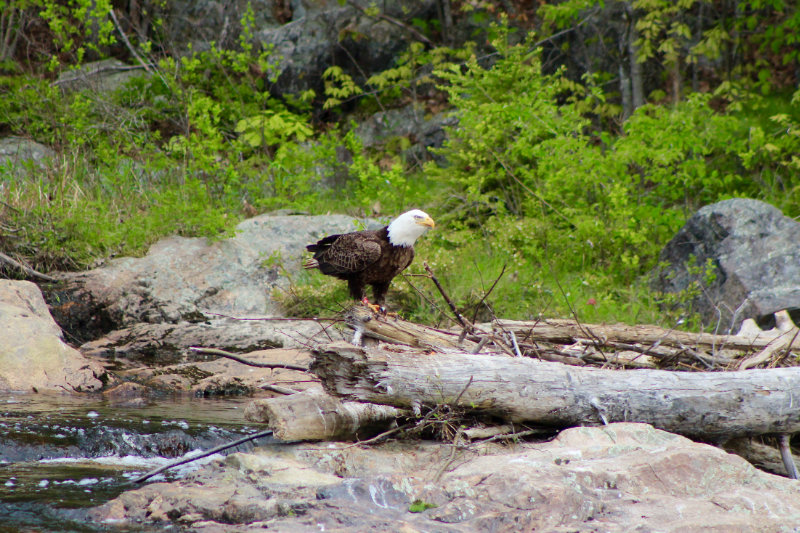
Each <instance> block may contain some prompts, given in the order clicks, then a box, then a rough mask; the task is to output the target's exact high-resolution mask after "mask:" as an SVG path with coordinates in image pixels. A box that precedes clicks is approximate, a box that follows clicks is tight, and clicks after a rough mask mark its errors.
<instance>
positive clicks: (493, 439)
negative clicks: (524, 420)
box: [479, 429, 553, 444]
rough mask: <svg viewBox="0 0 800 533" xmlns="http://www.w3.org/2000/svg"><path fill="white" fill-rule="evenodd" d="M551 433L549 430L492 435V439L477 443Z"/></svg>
mask: <svg viewBox="0 0 800 533" xmlns="http://www.w3.org/2000/svg"><path fill="white" fill-rule="evenodd" d="M552 432H553V430H550V429H529V430H527V431H517V432H513V433H503V434H501V435H494V436H493V437H489V438H488V439H484V440H482V441H479V442H480V443H481V444H484V443H486V442H493V441H496V440H500V439H514V438H520V437H527V436H529V435H535V434H537V433H539V434H541V433H552Z"/></svg>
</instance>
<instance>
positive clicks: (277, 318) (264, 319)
mask: <svg viewBox="0 0 800 533" xmlns="http://www.w3.org/2000/svg"><path fill="white" fill-rule="evenodd" d="M203 314H206V315H211V316H218V317H222V318H230V319H231V320H239V321H241V322H302V321H307V322H320V321H325V322H341V321H342V319H341V318H325V317H313V318H296V317H285V316H274V317H273V316H267V317H238V316H230V315H225V314H222V313H212V312H211V311H204V312H203Z"/></svg>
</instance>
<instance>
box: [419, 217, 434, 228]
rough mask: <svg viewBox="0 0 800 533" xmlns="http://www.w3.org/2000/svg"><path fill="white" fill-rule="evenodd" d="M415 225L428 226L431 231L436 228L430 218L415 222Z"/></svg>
mask: <svg viewBox="0 0 800 533" xmlns="http://www.w3.org/2000/svg"><path fill="white" fill-rule="evenodd" d="M417 224H419V225H420V226H428V227H429V228H431V229H433V228H435V227H436V223H435V222H434V221H433V219H432V218H431V217H425V218H423V219H422V220H417Z"/></svg>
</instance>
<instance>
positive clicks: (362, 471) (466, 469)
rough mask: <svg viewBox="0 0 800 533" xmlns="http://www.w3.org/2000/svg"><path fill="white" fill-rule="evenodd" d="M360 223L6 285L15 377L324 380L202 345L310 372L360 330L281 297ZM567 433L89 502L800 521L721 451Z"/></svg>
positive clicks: (529, 522) (362, 518)
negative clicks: (306, 251)
mask: <svg viewBox="0 0 800 533" xmlns="http://www.w3.org/2000/svg"><path fill="white" fill-rule="evenodd" d="M740 207H741V205H740V204H736V203H734V204H733V205H730V204H728V205H723V206H721V207H720V208H719V209H731V208H733V209H738V208H740ZM746 207H748V208H749V209H752V208H754V204H752V203H748V204H747V205H746ZM755 207H758V206H757V205H755ZM711 218H712V219H714V220H716V222H715V223H716V224H718V221H719V217H716V218H714V217H711ZM729 220H735V217H729ZM366 223H367V224H370V223H374V222H370V221H366ZM355 227H356V221H354V220H353V219H352V218H350V217H345V216H328V217H310V216H305V215H288V214H278V215H275V216H269V215H265V216H260V217H256V218H254V219H250V220H247V221H245V222H243V223H242V224H241V225H240V226H239V228H238V232H237V235H236V236H235V237H233V238H231V239H226V240H220V241H216V242H208V241H206V240H204V239H186V238H181V237H172V238H169V239H166V240H164V241H162V242H159V243H158V244H156V245H155V246H153V247H152V248H151V249H150V251H149V252H148V254H147V255H146V256H144V257H142V258H138V259H135V258H121V259H115V260H112V261H110V262H109V263H108V264H106V265H103V266H101V267H100V268H98V269H95V270H92V271H88V272H81V273H63V274H59V275H58V277H59V278H60V282H59V283H57V284H52V285H46V286H44V287H45V295H46V299H47V301H48V303H49V307H48V305H46V304H45V298H44V297H43V296H42V293H41V292H40V290H39V288H38V287H37V286H36V285H34V284H33V283H30V282H25V281H11V280H2V281H0V331H2V332H3V340H4V342H3V343H2V350H0V362H2V364H1V365H0V388H2V389H4V390H24V391H26V392H35V391H42V392H43V391H60V392H62V393H64V392H68V393H70V394H72V395H77V396H78V397H81V395H99V394H102V395H103V396H104V397H105V398H107V399H108V400H113V401H114V402H124V404H125V405H126V406H128V407H131V406H133V407H135V406H136V405H137V403H141V404H145V403H150V404H152V402H154V401H155V402H158V397H159V395H163V394H165V393H166V394H179V395H184V396H188V397H199V396H221V395H250V396H252V397H254V398H266V397H270V396H273V395H276V394H279V393H278V392H275V391H276V390H282V391H284V392H286V391H287V390H288V389H291V390H295V391H302V390H305V389H307V388H309V387H311V386H316V385H318V380H317V378H316V376H314V375H313V374H311V373H309V372H306V371H302V370H298V369H287V368H256V367H252V366H247V365H244V364H242V363H239V362H236V361H233V360H230V359H226V358H218V357H216V356H215V355H214V354H213V353H211V354H209V353H206V352H203V351H193V350H190V349H189V348H190V347H193V346H203V347H206V348H213V349H221V350H227V351H231V352H235V353H237V354H239V355H242V356H244V357H246V358H247V359H248V360H251V361H253V362H256V363H270V364H278V365H280V364H283V365H297V366H299V367H304V366H308V364H309V362H310V359H311V357H312V352H311V351H310V350H309V348H310V347H312V346H314V345H316V344H317V343H329V342H331V341H333V340H342V339H347V338H349V337H350V334H349V332H348V331H345V330H343V329H340V328H339V327H338V326H337V325H331V324H330V323H323V322H321V321H314V320H297V319H289V318H287V317H283V316H281V310H280V307H279V306H278V305H277V304H276V302H274V301H273V300H272V298H271V294H272V290H273V289H274V288H275V287H282V286H285V284H287V283H288V279H287V277H286V276H287V273H288V274H289V275H291V273H292V272H294V271H296V269H297V268H298V265H299V263H300V258H301V256H302V252H303V244H305V243H307V242H313V241H314V240H316V239H318V238H320V237H321V236H323V235H325V234H328V233H332V232H343V231H351V230H352V229H355ZM792 231H793V230H792ZM695 233H697V232H695ZM729 233H730V234H735V233H736V232H734V231H729ZM737 235H739V236H741V233H739V234H737ZM791 253H793V252H789V253H784V254H783V256H784V257H789V258H791ZM776 257H777V256H776V254H771V255H770V256H769V257H768V258H767V259H768V260H769V261H772V262H774V261H776V260H777V259H776ZM270 258H273V260H268V259H270ZM275 258H280V264H279V263H278V262H277V261H275V260H274V259H275ZM721 264H723V265H724V266H726V268H733V267H734V266H735V267H742V266H743V265H741V264H737V265H734V264H733V263H732V262H730V261H727V262H726V261H721ZM293 269H295V270H293ZM727 279H731V276H728V278H727ZM748 279H752V277H751V278H748ZM781 283H783V285H786V283H784V282H781ZM781 286H782V285H781ZM754 290H760V291H761V292H760V293H758V294H762V295H763V294H764V292H763V289H760V288H756V289H754ZM727 294H730V291H728V293H727ZM782 294H786V291H783V292H782ZM53 317H55V319H56V320H54V319H53ZM56 321H58V324H57V323H56ZM59 324H60V325H61V328H59ZM62 329H63V331H64V332H66V333H62ZM71 344H72V345H76V346H77V348H76V347H74V346H71ZM93 397H95V396H93ZM553 435H556V432H555V431H553V432H552V433H550V434H549V435H548V434H547V432H544V433H542V434H539V437H538V439H535V440H533V441H528V442H525V441H518V442H517V441H503V442H499V441H487V442H477V441H476V442H469V441H465V440H461V441H458V442H449V443H447V442H445V443H443V442H429V441H407V442H390V443H385V444H381V445H372V446H354V445H352V444H351V443H328V442H324V443H294V444H289V443H287V444H278V443H276V444H270V445H268V446H259V447H258V448H257V449H256V450H254V451H253V452H252V453H235V454H232V455H230V456H228V457H226V458H224V459H221V460H217V461H214V462H212V463H211V464H209V465H208V466H205V467H203V468H201V469H200V470H198V471H196V472H194V473H192V474H191V475H189V476H187V477H186V478H183V479H179V480H176V481H172V482H157V483H151V484H148V485H145V486H143V487H140V488H133V487H132V488H131V490H128V491H125V492H123V493H122V494H121V495H120V496H118V497H116V498H115V499H113V500H111V501H109V502H108V503H105V504H102V505H99V506H98V507H95V508H93V509H91V510H89V511H82V512H84V513H86V517H87V518H91V519H92V520H96V521H98V522H100V523H102V524H104V525H103V526H102V527H104V528H108V529H112V530H113V528H114V527H116V526H117V525H119V524H134V523H135V524H141V523H157V524H161V525H164V524H166V523H175V524H180V525H184V526H186V525H190V526H191V527H192V530H199V531H237V530H239V531H245V530H250V529H261V528H264V527H269V528H275V529H278V530H280V531H307V530H309V529H319V528H322V529H324V530H326V531H337V530H340V531H353V530H364V529H368V528H380V529H387V530H388V529H397V527H398V524H402V526H403V527H404V528H405V529H406V530H408V531H417V530H420V531H421V530H425V531H475V530H485V529H490V530H512V529H513V530H532V529H545V530H553V531H560V530H580V531H630V530H632V529H633V530H642V531H655V530H658V531H701V530H702V531H706V530H709V529H716V530H720V531H722V530H724V531H781V530H782V529H781V528H784V529H786V530H792V529H793V528H795V527H798V526H800V504H798V503H797V502H800V498H798V496H800V484H798V483H797V482H796V481H793V480H789V479H786V478H784V477H780V476H776V475H773V474H769V473H766V472H764V471H761V470H758V469H756V468H755V467H753V466H751V465H750V464H749V463H747V462H746V461H745V460H744V459H742V458H740V457H739V456H737V455H732V454H729V453H726V452H725V451H723V450H722V449H720V448H717V447H714V446H710V445H707V444H701V443H696V442H692V441H691V440H688V439H686V438H683V437H679V436H677V435H673V434H670V433H667V432H664V431H660V430H657V429H654V428H653V427H652V426H648V425H645V424H630V423H617V424H611V425H608V426H606V427H602V428H572V429H567V430H565V431H562V432H560V433H558V434H557V436H556V438H555V439H552V440H550V439H551V437H552V436H553ZM775 471H778V469H776V470H775ZM787 528H788V529H787Z"/></svg>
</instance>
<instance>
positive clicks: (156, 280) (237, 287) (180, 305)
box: [48, 215, 380, 347]
mask: <svg viewBox="0 0 800 533" xmlns="http://www.w3.org/2000/svg"><path fill="white" fill-rule="evenodd" d="M366 225H368V226H369V227H377V226H379V225H380V224H378V223H376V222H374V221H367V222H366ZM359 226H360V224H359V223H358V221H357V220H355V219H354V218H353V217H350V216H346V215H328V216H304V215H294V216H292V215H279V216H272V215H261V216H258V217H255V218H251V219H248V220H245V221H244V222H242V223H240V224H239V225H238V226H237V229H236V236H235V237H233V238H230V239H224V240H219V241H213V242H209V240H207V239H205V238H185V237H178V236H174V237H168V238H166V239H163V240H161V241H159V242H158V243H156V244H154V245H153V246H152V247H151V248H150V250H149V251H148V253H147V255H146V256H144V257H141V258H132V257H125V258H120V259H115V260H112V261H111V262H110V263H109V264H108V265H106V266H103V267H100V268H97V269H94V270H90V271H87V272H79V273H66V274H62V275H61V277H62V278H63V279H64V280H65V281H66V284H67V288H66V289H59V290H52V291H51V292H50V294H49V296H48V298H49V302H50V304H51V307H52V310H53V314H54V316H55V317H56V320H57V321H58V322H59V324H61V325H62V327H65V328H66V329H68V330H69V331H71V332H72V333H73V334H74V335H75V338H77V339H79V340H82V341H89V340H92V339H93V338H97V337H98V336H100V335H101V334H103V333H106V332H108V331H110V330H112V329H118V328H121V327H130V326H133V325H134V324H137V323H140V322H146V323H152V324H158V323H171V324H177V323H179V322H204V321H206V320H207V319H213V318H217V317H216V316H215V314H217V315H225V316H232V317H237V318H247V317H251V318H253V317H268V316H280V315H281V308H280V306H279V304H278V303H276V302H275V301H274V300H273V299H272V297H271V293H272V291H273V289H275V288H278V287H280V288H284V287H287V286H288V285H289V278H288V277H287V273H296V272H298V271H299V270H300V263H301V259H302V257H303V255H304V254H305V253H306V251H305V246H306V245H307V244H309V243H312V242H316V241H317V240H319V239H321V238H322V237H324V236H325V235H329V234H331V233H346V232H349V231H355V230H358V229H362V228H361V227H359ZM255 338H259V339H262V338H263V335H259V336H257V337H255ZM255 347H266V345H259V346H255Z"/></svg>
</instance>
